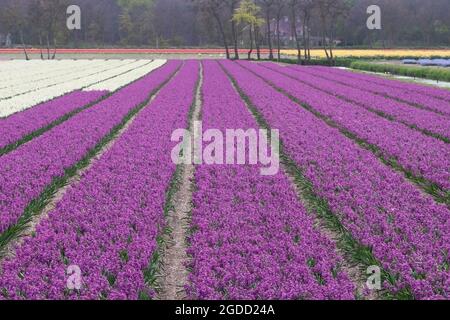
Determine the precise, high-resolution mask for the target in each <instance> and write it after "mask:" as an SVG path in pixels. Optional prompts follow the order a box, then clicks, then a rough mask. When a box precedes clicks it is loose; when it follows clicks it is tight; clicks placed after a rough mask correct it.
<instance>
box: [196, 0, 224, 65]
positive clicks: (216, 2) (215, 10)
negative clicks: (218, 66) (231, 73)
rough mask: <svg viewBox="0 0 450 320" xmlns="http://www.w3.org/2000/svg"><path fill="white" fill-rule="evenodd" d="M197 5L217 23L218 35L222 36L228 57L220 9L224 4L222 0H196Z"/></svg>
mask: <svg viewBox="0 0 450 320" xmlns="http://www.w3.org/2000/svg"><path fill="white" fill-rule="evenodd" d="M196 1H197V2H198V6H199V7H200V8H201V9H202V10H203V11H204V12H206V13H207V14H209V15H211V16H212V17H213V18H214V20H215V21H216V23H217V27H218V29H219V32H220V35H221V37H222V41H223V45H224V47H225V52H226V56H227V59H230V49H229V47H228V41H227V36H226V34H225V29H224V26H223V22H222V18H221V11H222V9H223V6H224V4H225V2H224V1H222V0H196Z"/></svg>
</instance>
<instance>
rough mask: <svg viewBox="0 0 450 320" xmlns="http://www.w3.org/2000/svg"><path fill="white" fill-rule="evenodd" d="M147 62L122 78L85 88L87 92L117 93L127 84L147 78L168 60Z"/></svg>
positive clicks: (121, 76)
mask: <svg viewBox="0 0 450 320" xmlns="http://www.w3.org/2000/svg"><path fill="white" fill-rule="evenodd" d="M142 61H146V64H145V65H143V66H142V67H140V68H136V69H134V70H131V71H130V72H127V73H125V74H122V75H120V76H117V77H115V78H112V79H110V80H107V81H103V82H101V83H98V84H95V85H92V86H89V87H87V88H85V90H109V91H115V90H117V89H119V88H121V87H123V86H126V85H127V84H129V83H131V82H133V81H135V80H137V79H139V78H141V77H143V76H145V75H146V74H147V73H149V72H152V71H153V70H155V69H157V68H159V67H161V66H162V65H164V64H165V63H166V62H167V60H162V59H159V60H155V61H153V62H150V60H142Z"/></svg>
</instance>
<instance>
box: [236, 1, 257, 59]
mask: <svg viewBox="0 0 450 320" xmlns="http://www.w3.org/2000/svg"><path fill="white" fill-rule="evenodd" d="M260 11H261V8H260V7H258V5H256V3H255V2H254V1H253V0H243V1H242V2H241V4H240V6H239V8H238V9H236V11H235V13H234V16H233V20H234V21H236V22H237V23H242V24H245V25H246V26H247V28H248V30H249V36H250V50H249V52H248V59H249V60H250V59H251V56H252V53H253V40H254V41H255V42H256V43H257V42H258V40H257V37H258V34H257V30H258V28H259V27H260V26H261V25H263V24H264V20H263V19H261V18H260V17H259V13H260ZM258 59H260V57H259V58H258Z"/></svg>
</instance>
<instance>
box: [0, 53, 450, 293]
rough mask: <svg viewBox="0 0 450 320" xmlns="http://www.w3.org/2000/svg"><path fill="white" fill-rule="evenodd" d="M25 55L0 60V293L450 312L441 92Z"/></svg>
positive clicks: (212, 66) (381, 81)
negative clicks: (412, 306) (372, 304)
mask: <svg viewBox="0 0 450 320" xmlns="http://www.w3.org/2000/svg"><path fill="white" fill-rule="evenodd" d="M35 61H37V60H35ZM38 62H39V61H37V62H33V61H31V62H28V61H24V62H22V63H24V64H25V63H29V66H27V68H29V70H30V71H29V72H30V74H29V75H27V76H26V77H25V76H22V78H21V75H20V74H17V75H14V74H12V73H11V72H10V70H13V69H14V68H19V69H20V68H22V69H24V68H25V66H21V65H20V63H18V62H17V61H15V62H10V61H4V62H0V74H1V77H2V82H1V84H0V300H221V301H222V300H246V301H248V300H251V301H259V300H391V299H394V300H397V299H405V300H448V299H450V92H449V91H448V90H446V89H440V88H437V87H431V86H426V85H420V84H412V83H407V82H402V81H400V80H392V79H388V78H385V77H380V76H378V75H372V74H363V73H357V72H354V71H349V70H344V69H340V68H333V67H323V66H300V65H296V64H289V65H287V64H283V63H275V62H256V61H248V60H240V61H233V60H225V59H223V60H215V59H195V60H177V59H172V60H165V59H156V60H132V59H129V60H120V59H117V60H114V59H109V60H101V61H100V60H99V61H98V62H97V63H96V62H95V60H86V61H84V60H79V61H75V60H70V61H69V60H68V62H67V64H64V63H63V60H61V61H58V65H57V66H53V67H52V65H51V64H44V63H38ZM9 64H11V65H9ZM22 69H21V70H22ZM36 79H39V81H38V80H36Z"/></svg>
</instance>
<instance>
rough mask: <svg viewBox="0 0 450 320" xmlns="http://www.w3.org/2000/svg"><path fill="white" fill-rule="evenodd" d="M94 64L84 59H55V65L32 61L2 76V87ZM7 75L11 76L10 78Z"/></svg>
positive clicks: (26, 82)
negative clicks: (67, 61) (24, 68)
mask: <svg viewBox="0 0 450 320" xmlns="http://www.w3.org/2000/svg"><path fill="white" fill-rule="evenodd" d="M93 65H95V64H94V63H93V61H89V60H84V61H78V62H77V63H73V62H69V63H64V62H62V61H55V63H54V64H53V65H47V66H46V65H39V64H35V63H32V64H30V66H29V68H27V69H26V70H22V66H19V67H17V68H16V69H14V70H11V71H9V73H8V74H7V75H6V76H5V77H2V79H4V81H2V83H1V84H0V89H4V88H13V87H18V86H21V85H26V84H30V83H33V82H39V81H42V80H46V79H50V78H52V77H58V76H61V75H64V74H67V73H68V72H72V71H73V70H77V69H78V70H80V69H86V68H87V67H89V66H93ZM0 76H1V75H0ZM7 76H9V78H8V77H7Z"/></svg>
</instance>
